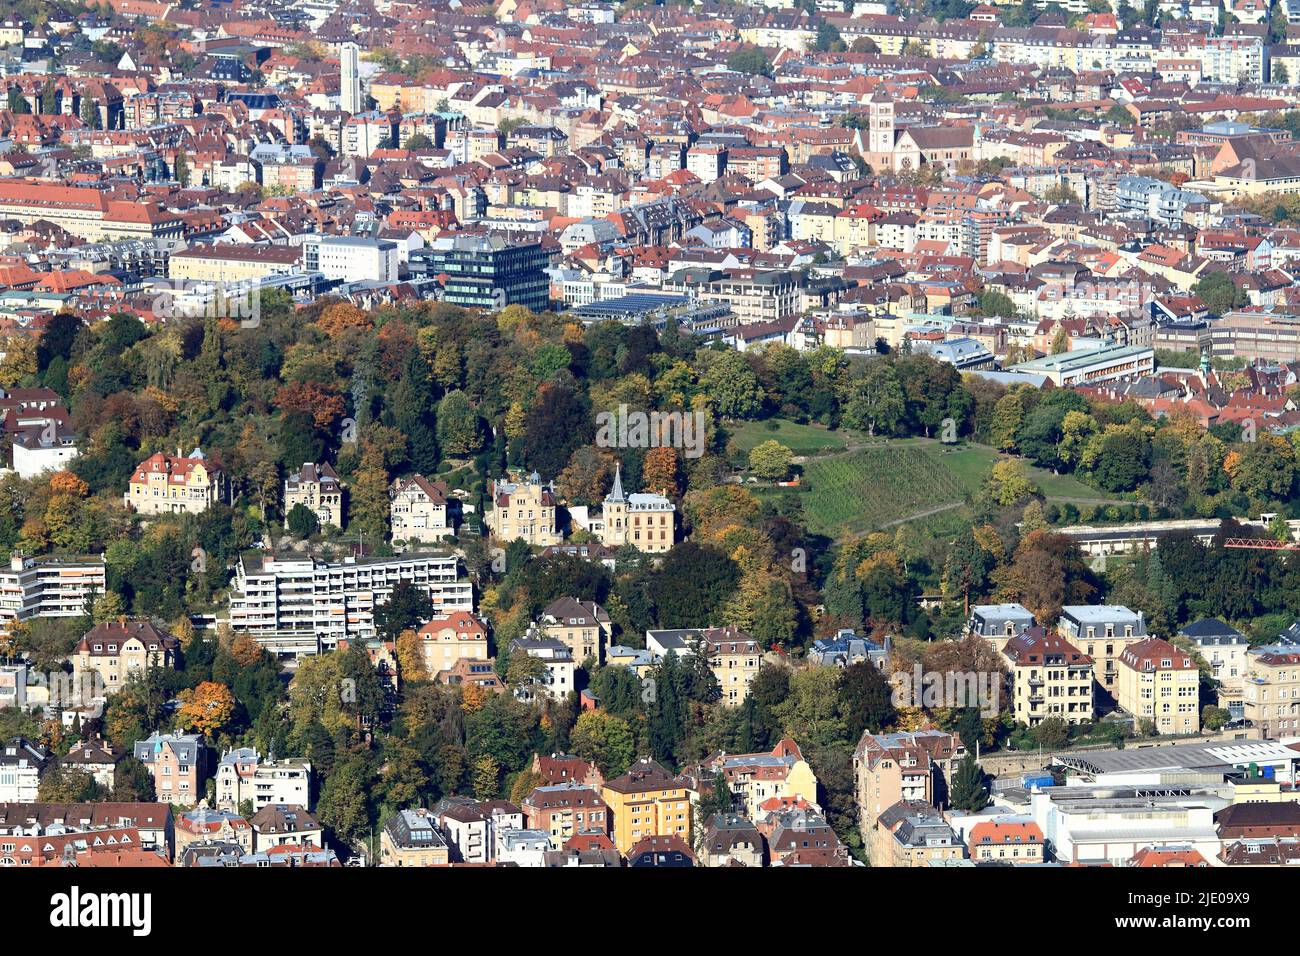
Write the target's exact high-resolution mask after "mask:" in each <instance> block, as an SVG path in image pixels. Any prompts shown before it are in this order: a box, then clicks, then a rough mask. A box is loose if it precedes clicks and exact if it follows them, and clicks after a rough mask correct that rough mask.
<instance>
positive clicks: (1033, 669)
mask: <svg viewBox="0 0 1300 956" xmlns="http://www.w3.org/2000/svg"><path fill="white" fill-rule="evenodd" d="M1002 656H1003V657H1004V658H1006V660H1007V663H1008V664H1009V665H1010V667H1011V687H1012V690H1011V705H1012V707H1011V709H1012V714H1013V715H1014V716H1015V719H1016V721H1017V722H1019V723H1022V724H1025V725H1026V726H1029V727H1036V726H1038V725H1039V724H1041V723H1042V722H1043V721H1044V720H1047V719H1049V718H1058V719H1060V720H1063V721H1065V722H1066V723H1067V724H1083V723H1088V722H1089V721H1091V720H1092V717H1093V704H1092V679H1093V676H1092V675H1093V660H1092V658H1091V657H1089V656H1088V655H1087V654H1084V653H1083V652H1082V651H1080V650H1079V649H1078V648H1077V647H1075V646H1074V645H1073V644H1071V643H1070V642H1069V641H1067V640H1066V639H1065V638H1063V637H1061V635H1059V634H1049V633H1047V632H1045V631H1044V630H1043V629H1042V628H1041V627H1034V628H1030V629H1029V630H1027V631H1025V632H1024V633H1023V634H1020V635H1018V636H1017V637H1013V638H1011V640H1009V641H1007V642H1006V644H1004V645H1003V647H1002Z"/></svg>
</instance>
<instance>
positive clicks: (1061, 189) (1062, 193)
mask: <svg viewBox="0 0 1300 956" xmlns="http://www.w3.org/2000/svg"><path fill="white" fill-rule="evenodd" d="M1043 198H1044V199H1045V200H1047V201H1048V202H1050V203H1054V204H1055V205H1058V206H1067V205H1068V206H1078V205H1081V202H1080V200H1079V194H1078V193H1076V192H1075V191H1074V190H1073V189H1071V188H1070V187H1069V186H1068V185H1066V184H1065V183H1057V184H1056V185H1055V186H1052V187H1050V188H1049V189H1048V190H1047V192H1045V193H1043ZM1052 354H1053V355H1055V354H1057V353H1056V352H1055V351H1053V353H1052Z"/></svg>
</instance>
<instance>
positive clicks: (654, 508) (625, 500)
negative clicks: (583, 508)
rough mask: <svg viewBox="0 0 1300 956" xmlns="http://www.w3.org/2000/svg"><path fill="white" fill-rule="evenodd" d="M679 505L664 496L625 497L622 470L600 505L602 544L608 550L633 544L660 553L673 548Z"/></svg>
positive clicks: (616, 471) (640, 549)
mask: <svg viewBox="0 0 1300 956" xmlns="http://www.w3.org/2000/svg"><path fill="white" fill-rule="evenodd" d="M676 512H677V506H676V505H674V504H673V503H672V502H671V501H670V500H669V499H668V498H666V497H665V496H664V495H661V494H632V495H628V494H624V493H623V478H622V474H621V469H620V468H619V467H615V469H614V485H613V487H612V488H610V491H609V494H608V495H606V496H605V501H604V502H603V504H602V506H601V532H600V542H601V544H603V545H605V546H606V547H607V548H621V547H622V546H623V545H625V544H630V545H632V546H633V547H634V548H636V549H637V550H639V551H646V552H648V553H650V554H659V553H662V552H664V551H667V550H668V549H669V548H671V547H672V546H673V542H674V540H675V530H676Z"/></svg>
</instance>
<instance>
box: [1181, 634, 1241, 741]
mask: <svg viewBox="0 0 1300 956" xmlns="http://www.w3.org/2000/svg"><path fill="white" fill-rule="evenodd" d="M1178 636H1179V637H1182V638H1186V639H1187V640H1189V641H1191V642H1192V644H1194V645H1195V646H1196V650H1197V651H1198V652H1199V653H1200V655H1201V659H1202V660H1204V661H1205V663H1206V664H1208V665H1209V666H1210V673H1211V674H1212V675H1213V677H1214V679H1215V680H1216V681H1218V682H1219V706H1220V707H1222V708H1224V709H1225V710H1227V711H1228V713H1230V714H1231V715H1232V716H1233V718H1234V719H1236V718H1240V717H1242V716H1244V708H1245V704H1244V703H1243V698H1244V695H1245V680H1246V658H1247V651H1248V650H1249V649H1250V642H1249V641H1247V640H1246V637H1245V635H1244V634H1242V633H1241V632H1240V631H1238V630H1237V629H1236V628H1235V627H1233V626H1232V625H1231V624H1225V623H1224V622H1223V621H1218V620H1214V619H1212V618H1207V619H1206V620H1203V621H1196V622H1195V623H1193V624H1188V625H1187V626H1186V627H1184V628H1183V629H1182V630H1181V631H1179V632H1178Z"/></svg>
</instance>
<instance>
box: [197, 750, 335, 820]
mask: <svg viewBox="0 0 1300 956" xmlns="http://www.w3.org/2000/svg"><path fill="white" fill-rule="evenodd" d="M216 785H217V791H216V798H217V809H219V810H238V809H239V808H240V807H241V806H243V804H244V803H245V801H247V802H248V803H251V804H252V806H253V812H257V811H258V810H260V809H262V807H264V806H266V805H267V804H270V803H295V804H299V805H301V806H304V807H306V808H307V809H308V810H310V809H311V808H312V804H313V802H314V801H313V799H312V775H311V762H310V761H309V760H306V759H304V758H302V757H282V758H280V759H279V760H276V759H275V758H274V757H269V758H267V759H263V758H262V755H261V754H259V753H258V752H257V750H256V749H255V748H253V747H240V748H239V749H237V750H227V751H226V752H225V753H223V754H222V755H221V759H220V760H219V761H218V762H217V774H216Z"/></svg>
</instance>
